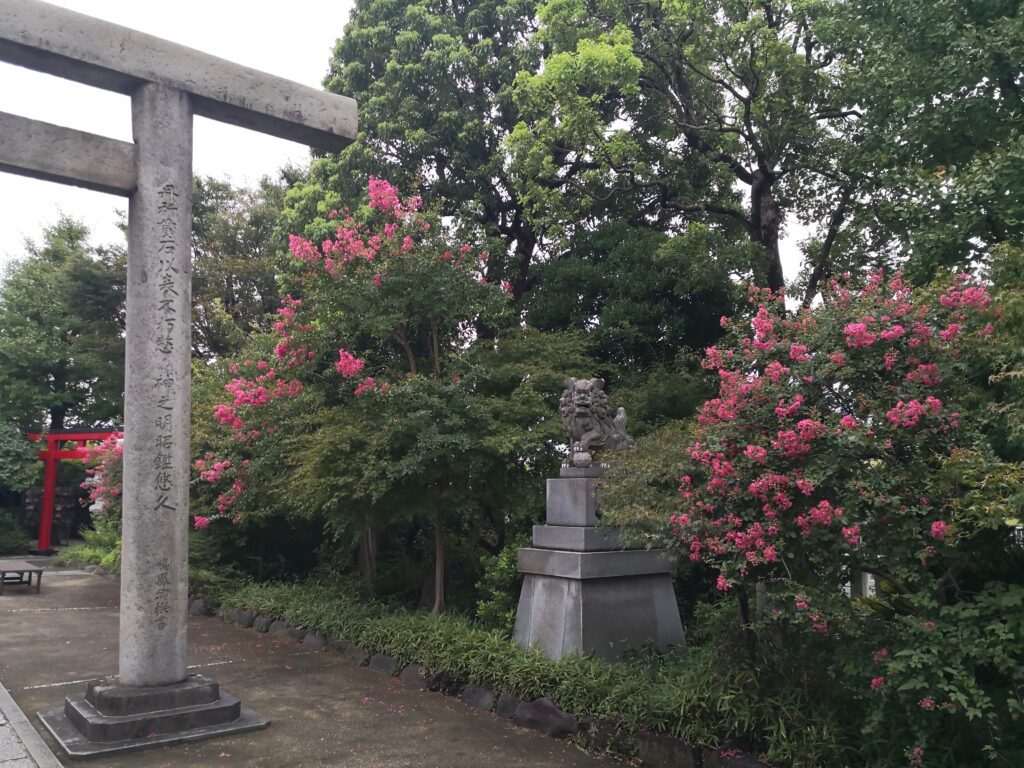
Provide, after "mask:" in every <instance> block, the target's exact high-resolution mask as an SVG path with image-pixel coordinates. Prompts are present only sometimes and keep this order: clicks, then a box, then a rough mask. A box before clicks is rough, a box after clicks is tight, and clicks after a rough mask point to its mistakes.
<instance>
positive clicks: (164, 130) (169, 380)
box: [0, 0, 356, 757]
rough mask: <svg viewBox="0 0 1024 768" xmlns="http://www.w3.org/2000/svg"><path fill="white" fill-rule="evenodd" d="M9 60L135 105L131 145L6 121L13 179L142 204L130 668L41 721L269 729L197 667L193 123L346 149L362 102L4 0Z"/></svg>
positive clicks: (129, 506) (88, 731) (125, 606)
mask: <svg viewBox="0 0 1024 768" xmlns="http://www.w3.org/2000/svg"><path fill="white" fill-rule="evenodd" d="M0 60H5V61H9V62H12V63H15V64H20V65H23V66H27V67H31V68H33V69H37V70H41V71H43V72H48V73H50V74H54V75H59V76H61V77H66V78H69V79H72V80H78V81H80V82H83V83H87V84H89V85H93V86H98V87H101V88H107V89H109V90H115V91H119V92H121V93H125V94H129V95H130V96H131V98H132V128H133V138H134V143H132V144H128V143H125V142H120V141H114V140H112V139H106V138H103V137H100V136H93V135H90V134H85V133H81V132H79V131H74V130H70V129H68V128H62V127H59V126H55V125H49V124H46V123H41V122H38V121H34V120H27V119H25V118H21V117H17V116H14V115H8V114H4V113H0V171H4V170H6V171H12V172H14V173H20V174H23V175H27V176H34V177H37V178H43V179H49V180H54V181H59V182H63V183H69V184H75V185H78V186H84V187H87V188H90V189H96V190H100V191H104V192H111V193H114V194H121V195H125V196H127V197H128V199H129V204H128V296H127V329H126V339H125V341H126V344H125V362H126V365H125V413H124V427H125V430H124V479H123V510H124V511H123V533H122V544H121V612H120V645H119V658H118V664H119V666H118V674H117V677H116V678H111V679H110V680H106V681H100V682H96V683H92V684H90V685H89V686H88V688H87V689H86V692H85V695H84V696H69V697H68V698H67V699H66V700H65V703H64V706H63V707H61V708H59V709H55V710H52V711H49V712H43V713H40V717H41V718H42V720H43V723H44V724H45V725H46V727H47V728H49V729H50V731H51V732H52V733H53V734H54V736H55V737H56V738H57V740H58V741H59V742H60V743H61V745H62V746H63V747H64V749H65V750H67V751H68V753H69V754H71V755H72V756H82V757H85V756H90V755H97V754H101V753H105V752H115V751H123V750H128V749H140V748H143V747H149V746H155V745H160V744H167V743H169V742H177V741H191V740H195V739H199V738H205V737H208V736H214V735H217V734H222V733H234V732H238V731H244V730H253V729H256V728H263V727H265V726H266V725H268V723H269V721H268V720H267V719H266V718H264V717H261V716H260V715H257V714H256V713H255V712H253V711H252V710H250V709H248V708H246V707H243V706H242V705H241V703H240V702H239V701H238V699H235V698H233V697H231V696H228V695H227V694H225V693H223V692H221V691H220V689H219V687H218V685H217V683H216V682H214V681H213V680H211V679H209V678H207V677H204V676H201V675H190V674H188V669H187V666H186V652H187V638H186V622H187V617H188V610H187V609H188V523H189V512H188V489H189V419H190V389H191V375H190V373H191V262H190V255H191V233H192V116H193V113H195V114H200V115H204V116H206V117H211V118H214V119H217V120H223V121H226V122H230V123H235V124H237V125H242V126H245V127H248V128H252V129H255V130H258V131H261V132H264V133H269V134H272V135H275V136H279V137H281V138H286V139H291V140H295V141H301V142H304V143H308V144H312V145H315V146H319V147H321V148H323V149H327V150H339V149H341V148H342V147H344V146H346V145H347V144H349V143H351V141H352V140H353V139H354V138H355V134H356V104H355V102H354V101H353V100H352V99H349V98H346V97H343V96H337V95H334V94H328V93H324V92H322V91H317V90H315V89H312V88H308V87H306V86H302V85H298V84H296V83H291V82H288V81H286V80H282V79H280V78H275V77H272V76H271V75H267V74H264V73H262V72H258V71H256V70H252V69H248V68H246V67H241V66H239V65H237V64H233V63H231V62H228V61H224V60H222V59H218V58H215V57H213V56H209V55H207V54H203V53H200V52H198V51H194V50H192V49H190V48H185V47H184V46H180V45H176V44H173V43H169V42H167V41H165V40H161V39H159V38H156V37H152V36H150V35H144V34H141V33H139V32H135V31H133V30H130V29H126V28H124V27H120V26H118V25H116V24H110V23H108V22H104V21H100V20H98V19H94V18H91V17H88V16H84V15H82V14H78V13H74V12H72V11H67V10H65V9H63V8H58V7H56V6H53V5H49V4H47V3H43V2H39V1H38V0H0Z"/></svg>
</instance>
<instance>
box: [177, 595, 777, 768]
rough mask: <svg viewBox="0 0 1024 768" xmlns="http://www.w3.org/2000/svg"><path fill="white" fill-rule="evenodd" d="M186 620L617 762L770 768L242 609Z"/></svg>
mask: <svg viewBox="0 0 1024 768" xmlns="http://www.w3.org/2000/svg"><path fill="white" fill-rule="evenodd" d="M189 615H191V616H217V617H219V618H220V619H222V620H223V621H225V622H229V623H231V624H235V625H236V626H239V627H242V628H243V629H254V630H256V631H257V632H266V633H268V634H274V635H284V636H286V637H288V639H290V640H295V641H296V642H297V643H301V644H302V645H303V646H304V647H307V648H309V649H311V650H317V651H321V650H330V651H333V652H334V653H337V654H339V655H340V656H342V657H343V658H346V659H348V660H349V661H352V662H354V663H356V664H357V665H358V666H362V667H369V668H370V669H373V670H375V671H377V672H381V673H383V674H387V675H389V676H391V677H397V678H398V679H399V681H401V682H402V683H403V684H404V685H408V686H410V687H415V688H419V689H421V690H426V691H435V692H440V693H443V694H445V695H448V696H454V697H457V698H459V699H460V700H461V701H462V702H463V703H464V704H466V705H467V706H469V707H473V708H474V709H479V710H481V711H484V712H494V713H495V715H497V716H498V717H501V718H504V719H506V720H510V721H512V722H513V723H515V724H516V725H518V726H520V727H523V728H530V729H532V730H535V731H538V732H540V733H542V734H544V735H545V736H549V737H552V738H567V737H571V736H578V737H579V738H580V740H581V741H582V742H583V744H584V745H585V746H586V747H587V748H588V749H590V750H592V751H594V752H598V753H612V754H614V755H616V756H618V757H636V758H638V759H639V761H640V764H641V765H645V766H651V767H652V768H657V767H658V766H671V767H672V768H771V766H769V765H768V764H767V763H764V762H761V761H760V760H758V759H756V758H755V757H753V756H751V755H747V754H745V753H742V752H740V751H739V750H732V749H702V748H700V747H699V746H694V745H692V744H689V743H687V742H685V741H683V740H682V739H679V738H676V737H675V736H670V735H669V734H665V733H653V732H650V731H637V732H636V733H635V734H633V735H631V734H630V733H629V732H628V731H627V730H626V729H625V728H624V727H623V726H622V725H621V724H620V723H616V722H615V721H613V720H607V719H601V718H596V717H585V718H583V719H582V720H577V719H576V718H575V717H573V716H572V715H571V714H569V713H567V712H563V711H562V710H561V709H559V708H558V707H557V706H556V705H555V703H554V702H553V701H552V700H551V699H550V698H548V697H542V698H539V699H534V700H533V701H528V702H524V701H521V700H520V699H519V698H517V697H516V696H515V695H513V694H511V693H507V692H503V693H495V692H494V691H491V690H488V689H487V688H483V687H482V686H478V685H476V684H474V683H467V682H464V681H461V680H458V679H456V678H454V677H452V676H451V675H450V674H448V673H447V672H441V673H438V674H430V673H428V672H427V671H426V670H425V669H424V668H423V667H422V666H421V665H420V664H417V663H416V662H412V663H409V664H400V663H398V662H397V661H396V659H395V658H394V657H392V656H389V655H388V654H384V653H370V652H369V651H367V650H366V649H365V648H361V647H360V646H358V645H356V644H355V643H353V642H352V641H350V640H347V639H345V638H336V639H330V638H328V637H327V636H326V635H325V634H324V633H322V632H319V631H317V630H306V629H303V628H301V627H291V626H289V625H288V624H287V622H285V621H282V620H281V619H275V618H274V617H272V616H267V615H263V614H256V613H255V612H254V611H249V610H246V609H237V608H235V609H231V610H229V611H227V612H223V613H221V612H218V611H216V610H215V609H214V608H213V607H212V606H210V605H207V603H206V601H205V600H204V599H203V598H202V597H197V596H191V597H189Z"/></svg>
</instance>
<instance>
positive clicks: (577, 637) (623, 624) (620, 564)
mask: <svg viewBox="0 0 1024 768" xmlns="http://www.w3.org/2000/svg"><path fill="white" fill-rule="evenodd" d="M602 471H603V470H602V468H601V467H563V468H562V471H561V473H560V476H559V477H557V478H551V479H549V480H548V487H547V524H546V525H535V526H534V527H533V544H534V546H533V547H526V548H523V549H520V550H519V571H520V573H522V574H524V579H523V591H522V594H521V595H520V598H519V609H518V611H517V613H516V626H515V641H516V643H518V644H519V645H520V646H522V647H524V648H526V647H529V646H536V647H537V648H539V649H540V650H541V652H542V653H544V655H545V656H547V657H548V658H552V659H560V658H561V657H563V656H566V655H569V654H573V653H577V654H589V653H593V654H594V655H596V656H599V657H601V658H605V659H615V658H619V657H621V656H622V653H623V651H625V650H627V649H630V648H640V647H641V646H644V645H646V644H650V645H654V646H655V647H657V648H659V649H662V650H664V649H667V648H668V647H669V646H673V645H675V646H681V645H683V644H684V642H685V641H684V637H683V625H682V622H681V621H680V618H679V608H678V606H677V605H676V598H675V592H674V590H673V589H672V566H671V563H670V561H669V559H668V557H667V555H666V553H665V552H664V551H663V550H629V549H622V545H621V543H620V541H619V535H618V533H617V532H616V531H615V529H604V528H603V529H597V528H596V527H595V526H596V525H597V522H598V499H597V495H596V494H595V487H594V486H595V483H596V480H597V478H598V477H600V476H601V474H602Z"/></svg>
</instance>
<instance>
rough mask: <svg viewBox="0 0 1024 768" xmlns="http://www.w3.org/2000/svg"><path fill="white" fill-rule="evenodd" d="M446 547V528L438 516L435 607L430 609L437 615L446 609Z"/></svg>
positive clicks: (435, 530) (436, 526)
mask: <svg viewBox="0 0 1024 768" xmlns="http://www.w3.org/2000/svg"><path fill="white" fill-rule="evenodd" d="M444 547H445V529H444V525H443V524H442V522H441V518H440V517H438V518H437V520H435V521H434V607H433V608H431V609H430V612H431V613H432V614H434V615H435V616H437V615H438V614H440V613H441V612H442V611H444V557H445V555H444Z"/></svg>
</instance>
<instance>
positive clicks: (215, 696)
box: [39, 675, 269, 757]
mask: <svg viewBox="0 0 1024 768" xmlns="http://www.w3.org/2000/svg"><path fill="white" fill-rule="evenodd" d="M39 717H40V719H41V720H42V721H43V725H45V726H46V728H47V729H48V730H49V731H50V733H52V734H53V735H54V737H55V738H56V739H57V740H58V741H59V742H60V744H61V746H62V747H64V749H65V750H66V751H67V753H68V754H69V755H70V756H71V757H92V756H96V755H102V754H107V753H111V752H125V751H128V750H135V749H143V748H147V747H152V746H157V745H159V744H165V743H179V742H182V741H195V740H196V739H205V738H209V737H210V736H216V735H219V734H226V733H239V732H242V731H253V730H257V729H259V728H265V727H266V726H267V725H268V723H269V720H267V719H266V718H265V717H261V716H260V715H257V714H256V713H255V712H253V711H252V710H251V709H249V708H248V707H245V706H242V704H241V702H239V700H238V699H236V698H235V697H234V696H229V695H228V694H226V693H224V692H223V691H221V690H220V686H218V685H217V683H216V682H214V681H213V680H211V679H210V678H208V677H204V676H203V675H189V676H188V677H187V678H185V680H184V681H183V682H181V683H176V684H173V685H158V686H138V687H134V686H124V685H120V684H118V682H117V681H116V680H110V681H101V682H94V683H90V684H89V686H88V688H86V691H85V695H84V696H68V697H67V698H66V699H65V700H64V706H63V707H59V708H57V709H53V710H50V711H49V712H41V713H40V714H39Z"/></svg>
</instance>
